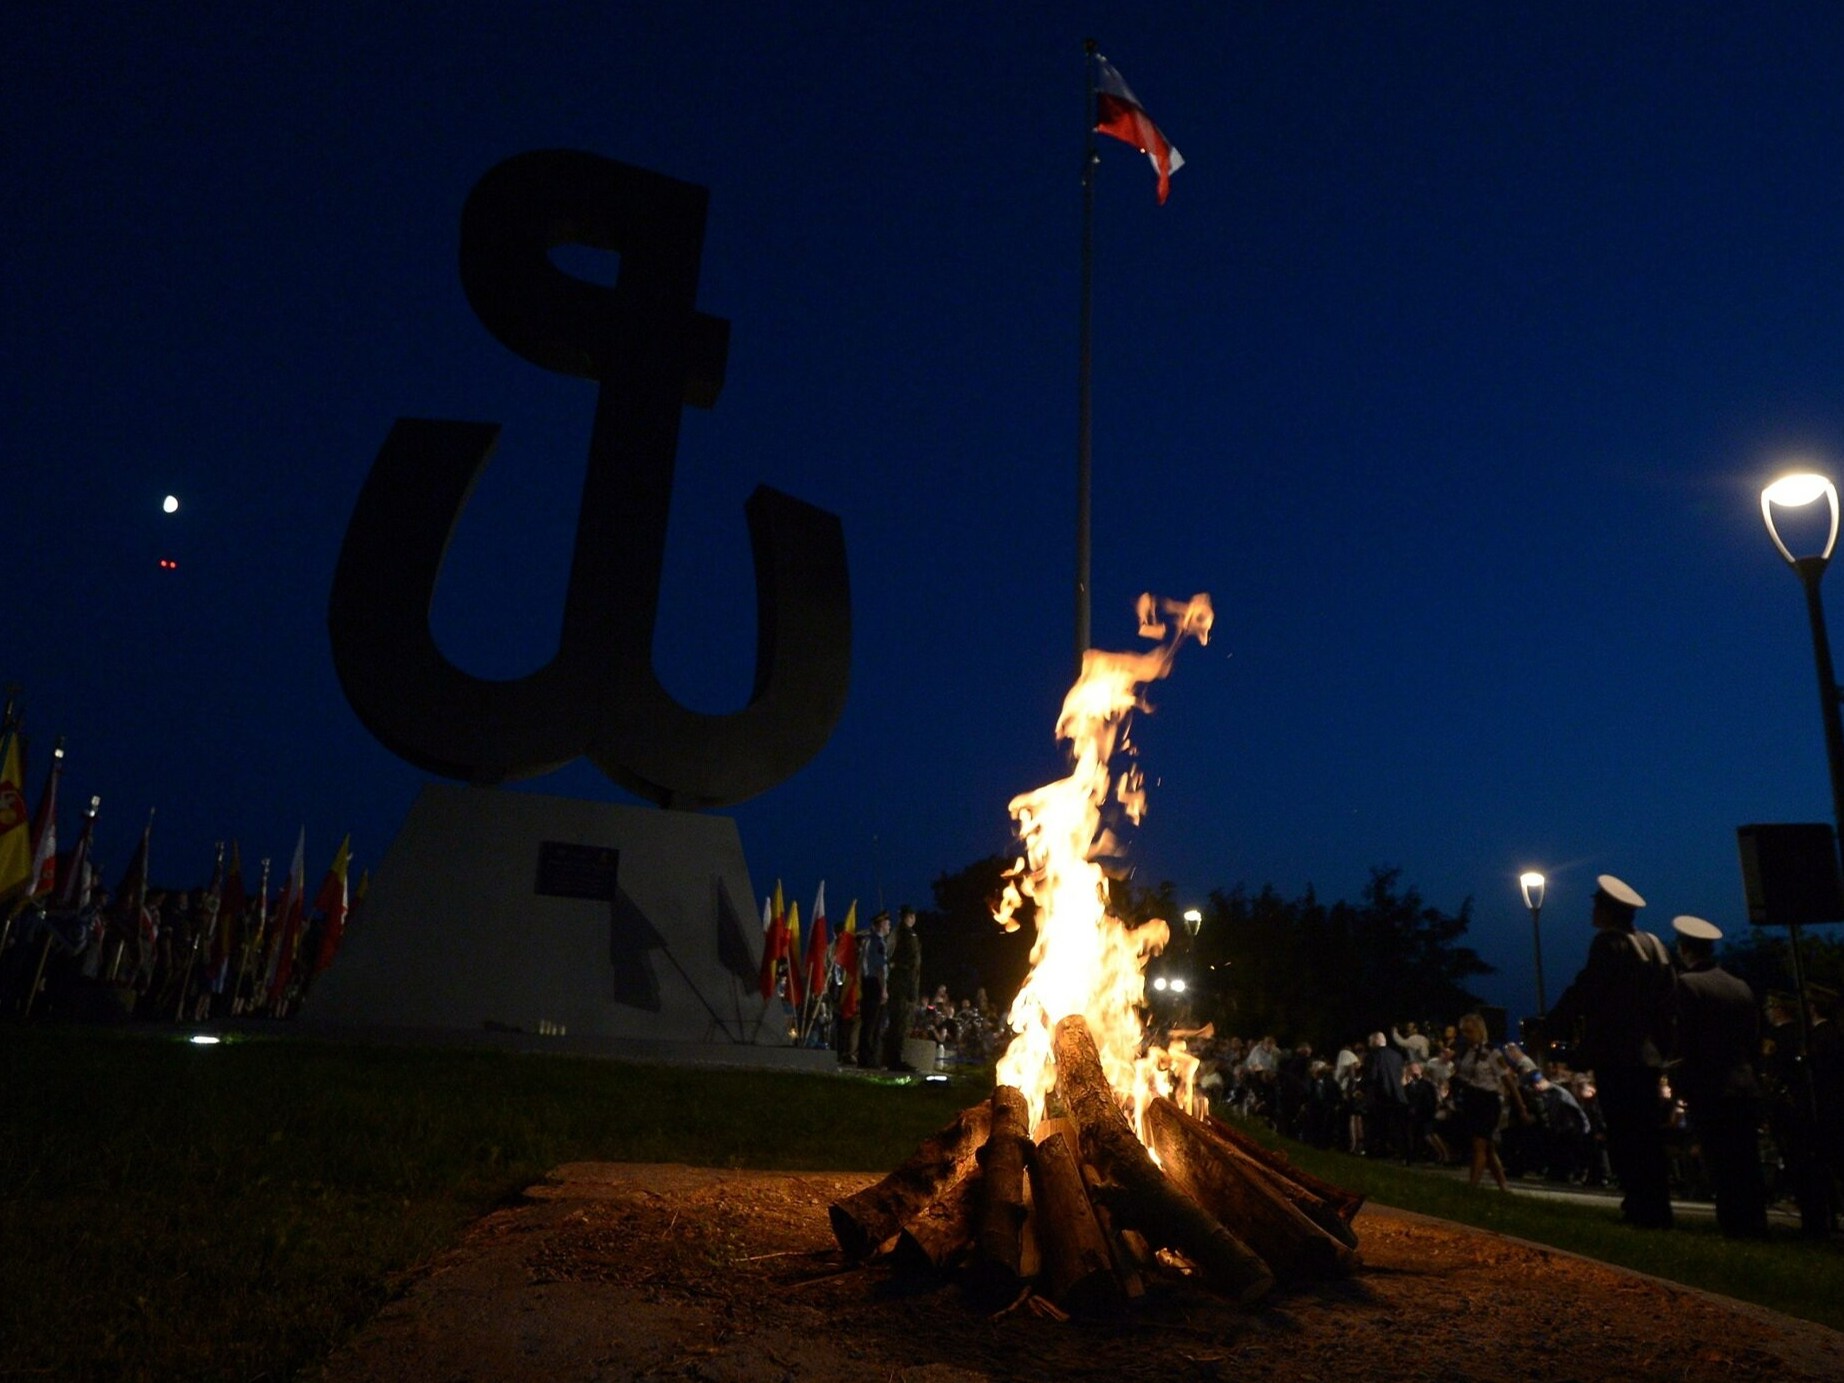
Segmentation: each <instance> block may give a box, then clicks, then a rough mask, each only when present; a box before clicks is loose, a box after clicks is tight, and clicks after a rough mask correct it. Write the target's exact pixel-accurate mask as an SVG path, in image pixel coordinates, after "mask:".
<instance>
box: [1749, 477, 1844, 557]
mask: <svg viewBox="0 0 1844 1383" xmlns="http://www.w3.org/2000/svg"><path fill="white" fill-rule="evenodd" d="M1821 498H1822V499H1823V500H1824V501H1825V503H1826V505H1827V506H1828V507H1829V508H1830V510H1831V528H1830V531H1829V532H1828V533H1827V534H1826V535H1825V547H1824V551H1822V552H1819V553H1817V554H1815V555H1816V557H1817V559H1818V561H1819V563H1820V564H1821V565H1822V564H1823V563H1825V562H1829V561H1830V560H1831V549H1832V548H1833V547H1834V546H1836V544H1837V541H1838V488H1837V486H1835V485H1833V484H1832V483H1831V482H1830V481H1829V480H1828V479H1826V478H1825V477H1824V476H1822V475H1819V474H1817V473H1816V472H1813V471H1794V472H1792V473H1791V474H1790V475H1783V476H1781V477H1780V478H1779V479H1778V480H1776V481H1775V482H1774V483H1773V484H1771V485H1769V486H1768V487H1767V488H1766V489H1764V490H1762V491H1761V518H1762V520H1763V521H1764V522H1765V523H1766V524H1767V536H1768V537H1770V538H1772V539H1773V540H1774V546H1775V547H1777V548H1779V549H1780V555H1781V556H1782V557H1784V558H1786V561H1787V565H1788V566H1791V567H1797V566H1798V565H1799V562H1800V559H1799V558H1797V557H1795V556H1794V555H1793V552H1792V549H1791V548H1789V547H1788V546H1787V545H1786V543H1785V541H1784V540H1783V539H1782V538H1781V537H1780V530H1779V529H1778V528H1776V527H1775V526H1774V509H1775V507H1776V506H1778V507H1779V508H1782V509H1802V508H1804V507H1805V506H1806V505H1808V504H1811V503H1812V502H1813V501H1814V500H1817V499H1821Z"/></svg>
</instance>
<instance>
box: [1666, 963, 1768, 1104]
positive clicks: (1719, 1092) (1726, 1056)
mask: <svg viewBox="0 0 1844 1383" xmlns="http://www.w3.org/2000/svg"><path fill="white" fill-rule="evenodd" d="M1677 1015H1678V1027H1677V1041H1678V1057H1679V1059H1680V1061H1681V1063H1682V1064H1681V1065H1680V1066H1679V1068H1678V1071H1677V1076H1676V1079H1675V1080H1674V1081H1673V1082H1672V1083H1673V1084H1674V1085H1675V1086H1676V1087H1677V1091H1678V1093H1679V1094H1680V1095H1682V1096H1683V1097H1684V1098H1685V1099H1686V1100H1687V1101H1688V1102H1689V1103H1690V1106H1691V1108H1692V1109H1693V1110H1694V1109H1696V1107H1697V1106H1698V1105H1699V1104H1702V1105H1706V1106H1707V1105H1708V1104H1709V1103H1711V1102H1713V1101H1715V1100H1721V1099H1753V1098H1757V1097H1758V1096H1759V1095H1760V1093H1761V1090H1760V1083H1759V1082H1758V1081H1757V1080H1756V1079H1755V1075H1754V1055H1755V1052H1756V1051H1757V1050H1759V1048H1760V1045H1761V1021H1760V1018H1759V1016H1758V1015H1757V1013H1756V1011H1755V1004H1754V991H1753V990H1751V989H1750V988H1748V985H1747V982H1746V981H1745V980H1742V979H1740V978H1739V977H1737V976H1735V975H1731V974H1730V973H1729V972H1728V971H1727V970H1724V969H1723V968H1722V967H1721V966H1720V965H1717V964H1715V963H1714V962H1713V961H1705V962H1704V963H1702V964H1701V965H1698V966H1696V967H1694V968H1693V969H1690V970H1686V971H1684V972H1683V973H1682V974H1680V975H1679V976H1678V983H1677Z"/></svg>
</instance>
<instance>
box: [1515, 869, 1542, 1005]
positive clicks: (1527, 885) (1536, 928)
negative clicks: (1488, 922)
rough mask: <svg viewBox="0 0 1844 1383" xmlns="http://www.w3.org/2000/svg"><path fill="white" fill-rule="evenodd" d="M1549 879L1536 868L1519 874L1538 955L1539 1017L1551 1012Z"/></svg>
mask: <svg viewBox="0 0 1844 1383" xmlns="http://www.w3.org/2000/svg"><path fill="white" fill-rule="evenodd" d="M1548 882H1549V881H1548V880H1547V879H1545V878H1544V877H1543V876H1542V875H1541V874H1539V873H1537V871H1536V870H1534V869H1527V870H1525V871H1524V872H1523V873H1522V874H1520V875H1518V876H1517V886H1518V887H1519V888H1521V889H1523V890H1524V906H1525V907H1527V908H1529V909H1530V944H1531V947H1532V949H1533V950H1534V951H1535V952H1536V957H1537V1017H1539V1018H1541V1017H1542V1016H1543V1015H1544V1014H1546V1013H1548V1012H1549V1005H1548V1004H1547V1003H1545V1002H1544V997H1543V927H1542V923H1541V919H1542V917H1543V889H1544V887H1545V886H1546V885H1547V884H1548Z"/></svg>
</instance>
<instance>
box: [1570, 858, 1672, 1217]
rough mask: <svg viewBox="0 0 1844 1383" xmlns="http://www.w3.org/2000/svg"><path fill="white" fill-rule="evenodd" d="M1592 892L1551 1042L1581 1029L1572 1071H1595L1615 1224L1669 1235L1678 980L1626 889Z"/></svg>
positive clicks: (1639, 901) (1605, 887)
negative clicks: (1662, 1085) (1666, 1089)
mask: <svg viewBox="0 0 1844 1383" xmlns="http://www.w3.org/2000/svg"><path fill="white" fill-rule="evenodd" d="M1595 882H1596V884H1597V885H1598V887H1597V888H1596V889H1595V891H1594V911H1593V922H1594V940H1593V941H1592V942H1590V943H1589V945H1588V961H1587V964H1585V965H1583V966H1582V969H1581V973H1580V974H1578V975H1577V976H1576V977H1575V979H1574V981H1573V982H1572V983H1571V984H1570V985H1569V987H1568V988H1567V989H1566V990H1564V991H1563V994H1562V997H1561V998H1560V999H1558V1000H1556V1003H1555V1005H1554V1007H1552V1008H1551V1009H1550V1013H1549V1019H1550V1025H1551V1027H1552V1028H1553V1029H1554V1031H1556V1032H1557V1033H1566V1032H1569V1031H1571V1030H1572V1029H1575V1028H1579V1029H1580V1034H1581V1035H1580V1038H1579V1040H1578V1041H1577V1043H1576V1050H1577V1051H1578V1053H1579V1054H1580V1055H1579V1064H1580V1065H1583V1066H1588V1067H1591V1068H1593V1071H1594V1077H1595V1081H1596V1083H1597V1084H1598V1085H1599V1087H1600V1106H1601V1115H1602V1117H1603V1118H1604V1119H1605V1120H1606V1123H1607V1156H1608V1160H1609V1161H1611V1162H1612V1163H1613V1170H1614V1175H1615V1177H1617V1178H1618V1179H1619V1182H1620V1186H1621V1189H1622V1190H1623V1191H1624V1192H1625V1194H1624V1196H1622V1198H1621V1201H1620V1215H1621V1218H1623V1219H1624V1220H1625V1221H1626V1222H1627V1223H1628V1224H1631V1225H1637V1226H1640V1227H1642V1228H1645V1229H1669V1228H1670V1227H1671V1189H1670V1165H1669V1162H1668V1160H1667V1158H1666V1152H1665V1125H1664V1111H1663V1108H1662V1100H1661V1097H1660V1094H1659V1077H1660V1076H1661V1075H1662V1074H1663V1072H1664V1065H1665V1059H1666V1057H1667V1056H1669V1055H1670V1052H1671V1046H1672V1029H1673V1027H1674V1026H1675V1019H1676V1013H1675V1002H1674V994H1675V991H1676V987H1677V981H1676V972H1675V970H1674V969H1673V967H1672V964H1671V953H1670V952H1669V951H1667V950H1666V949H1665V943H1664V942H1662V941H1660V940H1659V939H1658V938H1657V937H1655V936H1653V935H1652V934H1651V933H1650V932H1643V931H1639V930H1638V929H1637V928H1635V927H1634V925H1633V921H1634V918H1635V917H1636V916H1637V914H1638V912H1639V909H1640V908H1642V907H1644V906H1645V899H1643V898H1641V897H1640V896H1639V895H1638V894H1637V893H1636V892H1634V891H1633V888H1632V886H1631V885H1630V884H1627V883H1626V882H1624V881H1623V880H1621V879H1617V878H1615V877H1614V876H1613V875H1612V874H1603V875H1601V876H1600V878H1598V879H1597V880H1596V881H1595Z"/></svg>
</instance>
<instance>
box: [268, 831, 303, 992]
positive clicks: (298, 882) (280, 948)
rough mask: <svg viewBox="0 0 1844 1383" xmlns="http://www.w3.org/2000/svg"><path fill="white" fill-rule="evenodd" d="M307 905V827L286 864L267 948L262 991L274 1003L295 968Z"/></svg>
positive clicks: (297, 838)
mask: <svg viewBox="0 0 1844 1383" xmlns="http://www.w3.org/2000/svg"><path fill="white" fill-rule="evenodd" d="M306 908H307V827H305V826H303V827H302V828H301V834H300V835H299V836H297V837H296V838H295V858H294V863H293V864H291V865H289V867H288V883H287V885H286V886H285V887H284V888H283V889H282V898H281V901H280V902H279V903H277V904H276V905H275V944H274V946H273V947H272V948H271V949H270V951H269V970H268V976H267V982H266V983H265V984H264V985H263V992H264V993H265V994H267V995H268V996H269V1002H270V1003H271V1004H274V1003H277V1002H278V1001H279V1000H280V999H281V997H282V995H283V994H284V993H285V992H286V991H287V989H288V977H289V975H290V974H291V973H293V971H294V963H295V947H296V946H298V945H299V944H300V942H301V923H302V921H303V920H304V916H303V915H304V913H305V912H306Z"/></svg>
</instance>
